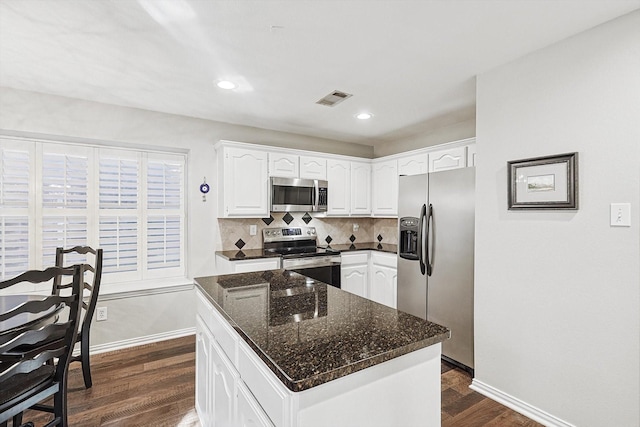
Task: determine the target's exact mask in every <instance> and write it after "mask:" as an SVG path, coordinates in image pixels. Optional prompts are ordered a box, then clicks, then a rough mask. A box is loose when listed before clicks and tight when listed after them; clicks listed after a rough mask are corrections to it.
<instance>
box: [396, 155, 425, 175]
mask: <svg viewBox="0 0 640 427" xmlns="http://www.w3.org/2000/svg"><path fill="white" fill-rule="evenodd" d="M428 172H429V155H428V154H427V153H423V154H417V155H414V156H410V157H405V158H403V159H398V175H420V174H422V173H428Z"/></svg>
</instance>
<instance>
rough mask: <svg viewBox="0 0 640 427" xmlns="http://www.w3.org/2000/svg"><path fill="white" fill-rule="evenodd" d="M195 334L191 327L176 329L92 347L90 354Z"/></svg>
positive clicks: (194, 329)
mask: <svg viewBox="0 0 640 427" xmlns="http://www.w3.org/2000/svg"><path fill="white" fill-rule="evenodd" d="M195 333H196V328H195V327H193V328H185V329H178V330H176V331H168V332H162V333H159V334H153V335H146V336H143V337H137V338H130V339H127V340H121V341H114V342H110V343H106V344H98V345H92V346H91V350H90V353H91V354H99V353H106V352H108V351H115V350H122V349H125V348H129V347H135V346H138V345H144V344H151V343H154V342H158V341H165V340H170V339H174V338H180V337H184V336H187V335H193V334H195ZM76 352H79V350H78V349H76ZM76 352H74V353H76Z"/></svg>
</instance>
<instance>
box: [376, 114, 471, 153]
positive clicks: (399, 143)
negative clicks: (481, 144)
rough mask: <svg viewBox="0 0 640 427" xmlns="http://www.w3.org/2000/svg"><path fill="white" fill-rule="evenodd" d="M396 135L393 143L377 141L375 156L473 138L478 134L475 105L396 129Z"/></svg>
mask: <svg viewBox="0 0 640 427" xmlns="http://www.w3.org/2000/svg"><path fill="white" fill-rule="evenodd" d="M394 135H395V136H394V138H393V139H394V141H393V142H392V143H388V142H378V143H376V145H375V146H374V150H373V152H374V157H376V158H377V157H384V156H389V155H391V154H397V153H404V152H406V151H411V150H417V149H419V148H424V147H432V146H434V145H438V144H445V143H447V142H451V141H460V140H462V139H467V138H473V137H474V136H476V110H475V106H471V107H469V108H463V109H461V110H458V111H454V112H451V113H449V114H445V115H443V116H440V117H436V118H433V119H430V120H427V121H426V122H423V123H418V124H416V125H414V126H410V127H408V128H406V129H401V130H399V131H396V132H395V133H394Z"/></svg>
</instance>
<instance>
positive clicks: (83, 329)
mask: <svg viewBox="0 0 640 427" xmlns="http://www.w3.org/2000/svg"><path fill="white" fill-rule="evenodd" d="M87 254H92V255H93V261H94V262H93V264H91V263H90V262H88V261H90V260H87V258H91V256H87ZM79 256H83V258H84V260H82V261H80V262H82V263H84V268H85V272H87V271H90V272H91V273H93V279H92V280H91V284H89V283H87V281H85V280H83V296H84V298H83V301H82V312H83V314H84V316H83V317H82V318H81V319H82V320H81V325H80V334H79V335H78V342H79V343H80V354H79V355H77V356H72V358H71V362H81V363H82V376H83V377H84V386H85V388H91V386H92V385H93V382H92V381H91V365H90V364H89V336H90V329H91V321H92V319H93V313H94V312H95V310H96V303H97V302H98V294H99V292H100V280H101V278H102V249H93V248H91V247H89V246H75V247H73V248H71V249H63V248H56V266H57V267H64V266H65V263H66V264H75V263H76V262H69V260H68V259H66V257H74V258H75V261H78V260H79V259H78V258H79ZM61 279H62V278H61V277H60V276H58V277H57V278H56V280H54V282H53V291H52V293H53V294H54V295H59V294H60V291H61V290H63V289H66V288H68V287H69V286H70V285H69V284H68V283H67V284H63V283H62V281H61ZM85 291H87V292H85Z"/></svg>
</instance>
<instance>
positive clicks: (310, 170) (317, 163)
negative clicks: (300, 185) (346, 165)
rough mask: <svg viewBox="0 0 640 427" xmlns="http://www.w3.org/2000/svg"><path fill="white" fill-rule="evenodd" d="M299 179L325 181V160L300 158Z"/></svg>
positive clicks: (307, 157)
mask: <svg viewBox="0 0 640 427" xmlns="http://www.w3.org/2000/svg"><path fill="white" fill-rule="evenodd" d="M300 178H305V179H323V180H325V181H326V179H327V159H321V158H320V157H309V156H300Z"/></svg>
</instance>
